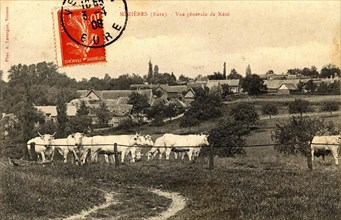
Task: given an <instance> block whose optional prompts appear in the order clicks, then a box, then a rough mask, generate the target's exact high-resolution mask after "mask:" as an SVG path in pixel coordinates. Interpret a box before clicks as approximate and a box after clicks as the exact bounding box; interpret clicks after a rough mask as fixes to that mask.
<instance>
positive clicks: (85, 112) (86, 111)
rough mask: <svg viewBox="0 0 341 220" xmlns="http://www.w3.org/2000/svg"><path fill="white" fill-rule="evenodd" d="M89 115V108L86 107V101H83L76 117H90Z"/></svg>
mask: <svg viewBox="0 0 341 220" xmlns="http://www.w3.org/2000/svg"><path fill="white" fill-rule="evenodd" d="M89 113H90V110H89V107H88V106H86V104H85V102H84V101H82V102H81V104H80V106H79V108H78V109H77V112H76V115H77V116H82V115H85V116H87V115H89Z"/></svg>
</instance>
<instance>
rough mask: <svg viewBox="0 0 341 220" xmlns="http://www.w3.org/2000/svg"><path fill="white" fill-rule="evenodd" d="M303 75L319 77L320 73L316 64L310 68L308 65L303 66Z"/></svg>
mask: <svg viewBox="0 0 341 220" xmlns="http://www.w3.org/2000/svg"><path fill="white" fill-rule="evenodd" d="M302 75H303V76H308V77H310V78H318V76H319V73H318V71H317V68H316V67H315V66H312V67H311V68H310V69H309V68H307V67H305V68H303V70H302Z"/></svg>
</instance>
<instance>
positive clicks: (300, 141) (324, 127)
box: [272, 117, 339, 156]
mask: <svg viewBox="0 0 341 220" xmlns="http://www.w3.org/2000/svg"><path fill="white" fill-rule="evenodd" d="M338 132H339V131H338V128H337V127H336V126H335V124H334V123H333V122H325V121H324V120H323V119H320V118H310V117H291V118H290V119H289V120H288V121H283V122H281V123H279V124H276V128H275V130H274V133H273V134H272V138H273V139H275V141H276V143H277V144H279V145H278V146H275V150H277V151H278V152H280V153H283V154H301V155H306V156H309V155H310V143H311V141H312V139H313V137H314V136H315V135H323V134H328V135H331V134H337V133H338Z"/></svg>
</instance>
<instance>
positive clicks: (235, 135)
mask: <svg viewBox="0 0 341 220" xmlns="http://www.w3.org/2000/svg"><path fill="white" fill-rule="evenodd" d="M249 133H250V131H249V129H248V128H247V126H245V125H243V124H241V123H239V122H236V121H232V120H226V121H222V122H221V123H219V124H218V126H217V127H215V128H213V129H212V130H211V131H210V133H209V137H208V141H209V143H210V145H213V150H214V154H215V155H219V156H221V157H226V156H235V155H237V154H244V153H245V150H244V149H243V147H244V146H245V144H246V136H247V135H248V134H249ZM210 150H211V149H209V147H205V148H203V150H202V153H201V154H202V155H209V152H210Z"/></svg>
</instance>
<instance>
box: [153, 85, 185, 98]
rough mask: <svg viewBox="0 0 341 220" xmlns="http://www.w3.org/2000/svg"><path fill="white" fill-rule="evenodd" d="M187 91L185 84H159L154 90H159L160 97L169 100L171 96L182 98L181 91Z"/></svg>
mask: <svg viewBox="0 0 341 220" xmlns="http://www.w3.org/2000/svg"><path fill="white" fill-rule="evenodd" d="M186 91H187V86H185V85H180V86H166V85H159V86H158V87H157V88H156V92H160V93H161V95H160V98H162V99H165V100H170V99H172V98H178V99H182V97H183V93H185V92H186Z"/></svg>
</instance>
